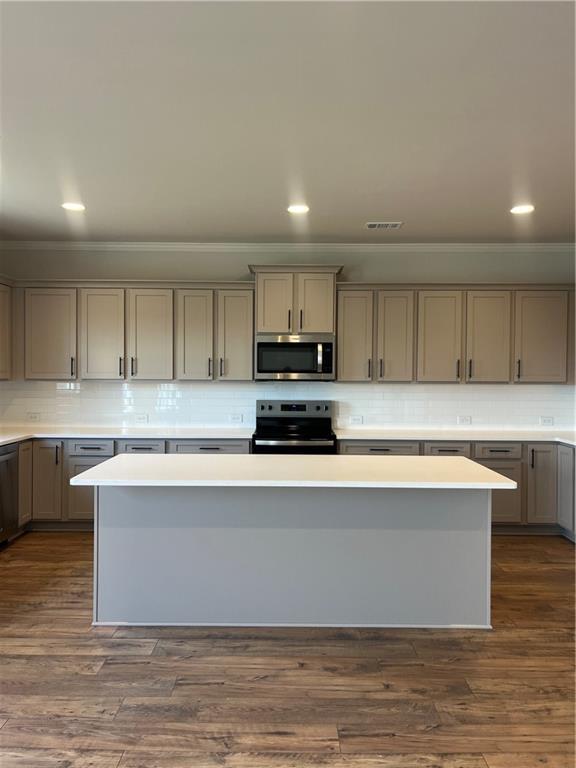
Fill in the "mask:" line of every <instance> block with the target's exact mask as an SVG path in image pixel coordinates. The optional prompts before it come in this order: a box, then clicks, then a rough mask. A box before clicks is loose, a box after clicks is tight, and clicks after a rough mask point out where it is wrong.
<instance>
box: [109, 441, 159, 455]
mask: <svg viewBox="0 0 576 768" xmlns="http://www.w3.org/2000/svg"><path fill="white" fill-rule="evenodd" d="M116 453H166V443H165V441H164V440H117V441H116Z"/></svg>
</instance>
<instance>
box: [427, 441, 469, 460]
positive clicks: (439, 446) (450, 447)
mask: <svg viewBox="0 0 576 768" xmlns="http://www.w3.org/2000/svg"><path fill="white" fill-rule="evenodd" d="M424 455H425V456H466V457H468V458H470V443H448V442H434V443H424Z"/></svg>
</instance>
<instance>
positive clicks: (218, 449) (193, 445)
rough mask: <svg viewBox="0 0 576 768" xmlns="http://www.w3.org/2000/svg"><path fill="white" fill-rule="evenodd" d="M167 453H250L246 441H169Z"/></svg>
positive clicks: (248, 443)
mask: <svg viewBox="0 0 576 768" xmlns="http://www.w3.org/2000/svg"><path fill="white" fill-rule="evenodd" d="M168 453H250V442H249V441H248V440H170V441H169V442H168Z"/></svg>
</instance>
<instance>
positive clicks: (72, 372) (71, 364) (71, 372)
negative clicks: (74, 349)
mask: <svg viewBox="0 0 576 768" xmlns="http://www.w3.org/2000/svg"><path fill="white" fill-rule="evenodd" d="M70 376H74V358H73V357H71V358H70Z"/></svg>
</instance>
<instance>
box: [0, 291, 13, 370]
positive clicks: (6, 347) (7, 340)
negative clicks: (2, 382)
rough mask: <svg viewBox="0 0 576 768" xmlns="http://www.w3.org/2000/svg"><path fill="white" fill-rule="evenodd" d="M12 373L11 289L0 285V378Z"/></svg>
mask: <svg viewBox="0 0 576 768" xmlns="http://www.w3.org/2000/svg"><path fill="white" fill-rule="evenodd" d="M11 375H12V291H11V289H10V288H9V287H8V286H7V285H0V379H9V378H10V376H11Z"/></svg>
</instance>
